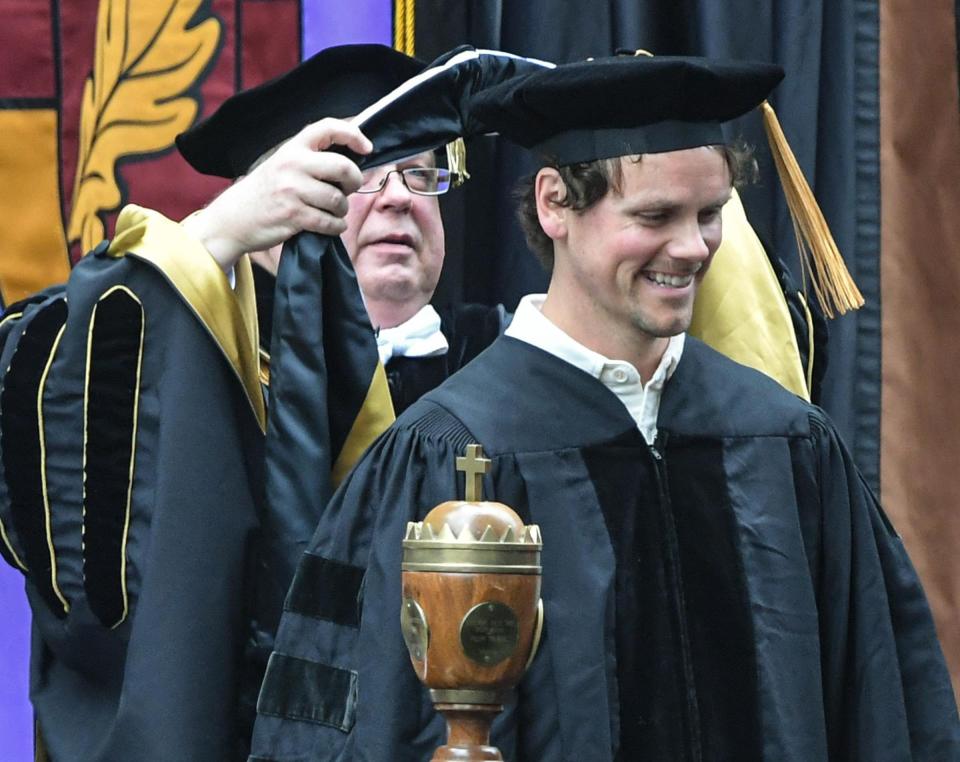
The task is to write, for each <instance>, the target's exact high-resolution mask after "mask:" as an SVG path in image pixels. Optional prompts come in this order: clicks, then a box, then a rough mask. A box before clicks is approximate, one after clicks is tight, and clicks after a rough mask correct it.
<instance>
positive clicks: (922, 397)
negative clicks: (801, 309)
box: [880, 0, 960, 694]
mask: <svg viewBox="0 0 960 762" xmlns="http://www.w3.org/2000/svg"><path fill="white" fill-rule="evenodd" d="M956 46H957V34H956V6H955V3H954V0H926V2H924V3H922V4H917V3H916V1H915V0H881V3H880V143H881V149H880V180H881V190H882V193H881V258H880V263H881V291H882V304H883V313H882V314H883V328H882V342H883V343H882V347H883V373H882V382H883V388H882V416H881V422H882V437H881V442H882V446H881V458H880V466H881V480H880V483H881V485H882V487H881V488H882V498H883V504H884V506H885V508H886V510H887V512H888V513H889V514H890V517H891V519H892V520H893V522H894V524H895V525H896V527H897V528H898V530H899V531H900V533H901V534H902V536H903V539H904V542H905V543H906V545H907V549H908V550H909V552H910V555H911V557H912V558H913V562H914V564H915V565H916V566H917V569H918V571H919V573H920V576H921V578H922V580H923V582H924V586H925V588H926V591H927V596H928V597H929V599H930V604H931V606H932V608H933V612H934V617H935V619H936V622H937V630H938V632H939V635H940V639H941V642H942V643H943V648H944V651H945V653H946V656H947V661H948V662H949V664H950V669H951V672H952V675H953V684H954V689H955V690H957V689H958V688H960V552H958V549H960V394H958V382H960V379H958V376H960V104H958V97H957V93H958V83H957V49H956ZM957 692H958V694H960V691H957Z"/></svg>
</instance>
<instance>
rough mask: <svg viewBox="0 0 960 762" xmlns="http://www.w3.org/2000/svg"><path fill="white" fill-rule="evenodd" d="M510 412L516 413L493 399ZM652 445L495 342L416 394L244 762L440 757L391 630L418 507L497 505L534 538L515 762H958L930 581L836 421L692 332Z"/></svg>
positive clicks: (322, 553) (425, 707) (305, 572)
mask: <svg viewBox="0 0 960 762" xmlns="http://www.w3.org/2000/svg"><path fill="white" fill-rule="evenodd" d="M504 411H513V412H512V413H511V414H505V413H504ZM658 427H659V437H658V441H657V444H656V447H653V448H651V447H649V446H647V445H646V443H645V442H644V441H643V439H642V437H641V436H640V434H639V433H638V431H637V429H636V426H635V424H634V421H633V420H632V419H631V418H630V416H629V415H628V414H627V412H626V410H625V408H624V407H623V405H622V404H621V403H620V402H619V400H618V399H617V398H616V397H615V396H614V395H613V394H612V393H611V392H610V391H609V390H608V389H607V388H606V387H604V386H603V385H602V384H601V383H600V382H599V381H597V380H595V379H594V378H592V377H590V376H588V375H587V374H584V373H582V372H580V371H579V370H576V369H575V368H573V367H572V366H570V365H568V364H566V363H564V362H562V361H560V360H558V359H556V358H554V357H553V356H551V355H549V354H547V353H545V352H543V351H541V350H539V349H536V348H534V347H532V346H529V345H527V344H525V343H522V342H520V341H517V340H515V339H512V338H509V337H504V338H501V339H500V340H499V341H497V342H496V343H495V344H494V345H493V346H492V347H491V348H490V349H489V350H488V351H487V352H485V353H483V354H482V355H480V357H479V358H478V359H477V360H476V361H475V362H474V363H472V364H471V365H470V366H468V368H466V369H465V370H464V371H462V372H461V373H459V374H457V375H455V376H453V377H452V378H451V379H450V380H449V381H448V382H447V383H445V384H444V385H443V386H441V387H440V388H439V389H437V390H435V391H434V392H432V393H430V394H428V395H427V396H426V397H425V398H423V399H422V400H421V401H420V402H418V403H417V404H415V405H413V406H412V407H411V408H410V409H409V410H408V411H407V413H406V414H405V415H404V416H402V417H401V418H400V419H399V420H398V421H397V423H396V424H395V426H394V427H393V428H391V429H390V430H389V431H387V432H386V433H385V434H384V435H383V436H382V437H381V438H380V440H379V441H378V442H377V443H376V444H375V445H374V446H373V447H372V448H371V450H370V451H368V453H367V455H366V456H365V458H364V459H363V460H362V461H361V463H360V464H359V465H358V467H357V468H356V469H355V470H354V472H353V474H352V475H351V477H350V478H349V479H348V480H347V481H346V482H345V483H344V484H343V485H342V487H341V488H340V489H339V491H338V492H337V493H336V495H335V496H334V499H333V501H332V502H331V504H330V505H329V507H328V509H327V510H326V511H325V513H324V516H323V519H322V521H321V524H320V526H319V527H318V529H317V532H316V534H315V536H314V539H313V541H312V543H311V545H310V547H309V550H308V553H307V554H306V555H305V556H304V559H303V560H302V562H301V564H300V566H299V569H298V571H297V576H296V578H295V580H294V584H293V586H292V587H291V590H290V593H289V595H288V598H287V603H286V612H285V614H284V617H283V620H282V623H281V628H280V633H279V635H278V640H277V647H276V650H275V652H274V654H273V655H272V656H271V663H270V667H269V669H268V672H267V677H266V680H265V682H264V686H263V688H262V690H261V695H260V699H259V705H258V711H259V714H258V718H257V724H256V728H255V734H254V755H253V756H252V757H251V759H253V760H258V759H264V760H265V759H297V760H307V759H310V760H355V761H357V762H359V761H360V760H390V761H391V762H402V761H406V760H410V761H411V762H412V761H413V760H425V759H429V756H430V753H431V751H432V749H433V748H435V747H436V746H437V745H438V744H439V743H441V741H442V737H443V730H444V728H443V723H442V721H441V719H440V718H439V717H438V716H437V715H436V714H435V712H434V711H433V709H432V706H431V704H430V701H429V698H428V694H427V691H426V690H425V689H424V688H423V687H422V686H420V684H419V683H418V681H417V679H416V677H415V675H414V672H413V669H412V667H411V666H410V663H409V657H408V655H407V652H406V648H405V646H404V643H403V640H402V637H401V633H400V626H399V618H400V617H399V610H400V599H401V594H400V580H401V574H400V560H401V539H402V537H403V534H404V528H405V524H406V522H407V521H411V520H417V519H421V518H422V517H423V516H424V515H425V514H426V513H427V512H428V511H429V510H430V509H431V508H432V507H433V506H434V505H436V504H438V503H440V502H443V501H445V500H448V499H451V498H455V497H457V496H460V497H462V496H463V493H462V487H461V486H460V485H461V484H462V478H461V479H458V478H457V477H458V474H457V472H456V471H455V466H454V459H455V457H457V456H458V455H460V454H462V452H463V450H464V447H465V445H467V444H468V443H471V442H479V443H481V444H482V445H483V448H484V451H485V453H486V454H487V455H488V456H489V457H491V458H492V460H493V468H492V472H491V473H490V474H489V475H488V476H486V477H485V494H486V496H487V497H488V498H490V499H495V500H499V501H501V502H505V503H507V504H509V505H511V506H513V507H514V508H515V509H517V510H518V512H519V513H520V514H521V515H522V516H523V517H524V519H525V520H526V521H528V522H535V523H537V524H539V526H540V528H541V531H542V534H543V542H544V547H543V588H542V590H543V599H544V603H545V610H546V625H545V632H544V638H543V642H542V644H541V647H540V651H539V653H538V655H537V657H536V659H535V660H534V662H533V664H532V667H531V669H530V671H529V672H528V674H527V675H526V677H525V678H524V680H523V682H522V683H521V685H520V688H519V692H518V696H517V700H516V702H515V703H514V704H511V705H510V706H508V707H507V709H506V710H505V712H504V714H503V715H502V716H501V717H500V718H499V720H498V722H497V724H496V726H495V733H494V742H495V743H497V744H498V745H499V746H500V747H501V749H502V751H503V753H504V757H505V759H507V760H524V761H525V762H534V760H535V761H536V762H545V761H547V760H568V761H569V762H574V761H576V762H583V761H584V760H590V761H591V762H602V761H603V760H615V759H616V760H625V761H626V760H630V761H632V760H641V759H642V760H663V761H664V762H666V761H668V760H669V761H670V762H675V761H676V760H701V759H703V760H754V759H765V760H777V762H780V761H782V760H797V761H798V762H810V761H811V760H826V759H832V760H905V759H914V760H931V761H932V760H937V761H938V762H939V761H940V760H953V759H958V758H960V725H958V720H957V714H956V707H955V704H954V698H953V693H952V690H951V686H950V681H949V678H948V675H947V672H946V668H945V666H944V661H943V658H942V655H941V652H940V648H939V646H938V643H937V640H936V636H935V633H934V628H933V623H932V620H931V617H930V613H929V610H928V607H927V604H926V601H925V598H924V595H923V592H922V590H921V588H920V585H919V583H918V580H917V577H916V574H915V573H914V571H913V569H912V567H911V564H910V562H909V560H908V558H907V556H906V553H905V552H904V548H903V546H902V543H901V541H900V539H899V537H898V536H897V535H896V533H895V532H894V530H893V528H892V527H891V526H890V524H889V522H888V521H887V519H886V518H885V516H884V514H883V513H882V511H881V510H880V507H879V506H878V504H877V502H876V500H875V499H874V497H873V495H872V494H871V493H870V491H869V489H868V488H867V487H866V486H865V484H864V483H863V481H862V479H861V478H860V476H859V474H858V473H857V470H856V468H855V467H854V465H853V463H852V461H851V459H850V457H849V454H848V453H847V451H846V450H845V448H844V447H843V445H842V444H841V443H840V441H839V439H838V437H837V434H836V432H835V429H834V428H833V426H832V424H831V423H830V422H829V420H828V419H827V418H826V417H825V416H824V414H823V413H822V412H821V411H820V410H819V409H818V408H816V407H814V406H811V405H809V404H807V403H805V402H803V401H801V400H799V399H798V398H795V397H793V396H792V395H790V394H788V393H786V392H784V391H783V390H782V388H781V387H779V386H778V385H777V384H775V383H774V382H772V381H770V380H769V379H767V378H766V377H764V376H761V375H760V374H758V373H755V372H754V371H751V370H748V369H745V368H743V367H741V366H739V365H736V364H734V363H732V362H731V361H729V360H727V359H725V358H723V357H721V356H720V355H718V354H717V353H715V352H714V351H713V350H711V349H709V348H707V347H706V346H705V345H703V344H701V343H699V342H698V341H696V340H694V339H689V338H688V340H687V344H686V347H685V350H684V353H683V357H682V359H681V361H680V363H679V365H678V367H677V369H676V372H675V374H674V376H673V377H672V379H671V380H670V381H669V382H668V383H667V385H666V388H665V391H664V395H663V399H662V405H661V410H660V415H659V421H658Z"/></svg>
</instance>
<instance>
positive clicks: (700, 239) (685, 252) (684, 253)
mask: <svg viewBox="0 0 960 762" xmlns="http://www.w3.org/2000/svg"><path fill="white" fill-rule="evenodd" d="M668 253H669V254H670V256H671V257H674V258H675V259H683V260H686V261H690V262H703V261H704V260H706V259H707V258H708V257H709V256H710V254H711V253H712V252H711V249H710V246H709V245H708V243H707V237H706V236H705V234H704V229H703V227H702V226H701V225H700V223H699V221H698V220H691V221H689V222H684V223H683V224H681V225H678V227H677V230H676V231H675V234H674V236H673V237H672V238H671V240H670V246H669V249H668Z"/></svg>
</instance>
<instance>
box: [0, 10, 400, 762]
mask: <svg viewBox="0 0 960 762" xmlns="http://www.w3.org/2000/svg"><path fill="white" fill-rule="evenodd" d="M301 14H302V22H303V23H302V29H303V55H304V56H310V55H312V54H313V53H316V52H317V51H318V50H321V49H322V48H325V47H328V46H330V45H338V44H343V43H348V42H379V43H383V44H385V45H390V44H391V42H392V37H393V34H392V28H393V2H392V0H352V1H351V2H342V0H303V2H302V5H301ZM29 643H30V624H29V609H28V608H27V601H26V597H25V596H24V593H23V577H22V576H21V575H20V574H19V573H17V572H15V571H13V570H12V569H10V568H9V567H7V566H6V565H5V564H2V563H0V757H2V758H3V759H4V760H10V762H21V760H23V761H24V762H26V761H27V760H31V759H32V758H33V715H32V711H31V709H30V704H29V702H28V700H27V672H28V657H29Z"/></svg>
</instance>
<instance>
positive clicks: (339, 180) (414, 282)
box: [177, 45, 508, 415]
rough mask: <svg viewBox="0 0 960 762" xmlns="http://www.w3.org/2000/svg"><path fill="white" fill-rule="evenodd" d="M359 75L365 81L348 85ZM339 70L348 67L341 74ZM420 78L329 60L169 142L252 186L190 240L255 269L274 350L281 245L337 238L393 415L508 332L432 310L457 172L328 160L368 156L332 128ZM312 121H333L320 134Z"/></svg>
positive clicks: (355, 138)
mask: <svg viewBox="0 0 960 762" xmlns="http://www.w3.org/2000/svg"><path fill="white" fill-rule="evenodd" d="M361 63H362V65H363V66H365V67H366V71H365V77H364V79H363V81H359V80H358V77H357V74H356V69H357V67H358V66H359V65H360V64H361ZM343 64H349V65H347V66H344V67H343V71H341V66H343ZM422 68H423V64H422V63H421V62H419V61H416V60H415V59H412V58H409V57H407V56H404V55H403V54H402V53H399V52H397V51H394V50H391V49H389V48H385V47H383V46H375V45H344V46H340V47H338V48H329V49H327V50H325V51H323V52H321V53H319V54H318V55H316V56H314V57H313V58H311V59H310V60H308V61H306V62H304V63H303V64H301V65H300V66H298V67H296V68H295V69H293V70H291V71H290V72H288V73H287V74H285V75H283V76H282V77H280V78H278V79H276V80H273V81H272V82H268V83H266V84H264V85H261V86H259V87H257V88H253V89H251V90H248V91H245V92H243V93H239V94H238V95H235V96H233V97H232V98H230V99H228V100H227V101H226V102H224V104H223V105H222V106H221V107H220V108H219V109H218V111H217V112H216V113H215V114H214V115H213V116H211V117H210V118H209V119H208V120H206V121H205V122H203V123H201V124H200V125H197V126H196V127H194V128H192V129H191V130H189V131H187V132H186V133H185V134H184V135H182V136H181V137H180V138H178V141H177V145H178V147H179V149H180V152H181V153H182V154H183V155H184V157H185V158H186V159H187V161H188V162H189V163H190V164H191V165H192V166H193V167H194V168H195V169H197V170H198V171H199V172H202V173H205V174H214V175H219V176H223V177H231V178H237V177H241V176H242V175H246V176H244V177H242V179H240V180H239V181H238V182H237V183H235V184H234V185H233V186H231V187H230V188H228V189H227V190H226V191H224V193H223V194H221V195H220V196H219V197H218V198H216V199H214V200H213V201H212V202H211V203H210V205H209V206H208V207H206V208H205V209H203V210H201V211H200V212H197V213H196V214H195V215H191V217H190V218H188V219H187V220H185V221H184V227H185V228H186V230H187V232H188V233H190V234H191V236H192V237H193V238H195V239H196V240H199V241H200V242H201V243H202V244H203V245H204V247H205V248H206V249H207V250H208V251H209V252H210V254H211V255H212V256H213V258H214V259H215V260H216V261H217V262H218V264H220V266H221V267H222V268H223V269H224V270H227V271H229V270H230V269H231V268H232V267H233V266H234V264H235V263H236V262H237V260H238V259H239V258H240V257H241V256H242V255H243V254H244V253H249V254H250V255H251V259H252V260H253V261H254V262H255V263H256V264H258V265H259V266H260V268H261V269H255V271H254V272H255V276H256V277H257V279H258V281H259V285H258V289H257V291H258V311H259V313H260V317H261V323H260V325H261V330H260V333H261V341H262V342H268V341H269V338H270V326H269V316H270V313H271V312H272V305H271V303H270V302H271V300H272V292H273V282H272V281H273V279H272V278H270V277H269V276H266V277H265V275H264V273H265V272H269V273H271V274H275V273H276V268H277V264H278V262H279V257H280V249H281V246H282V244H283V242H284V241H286V240H287V239H289V238H291V237H292V236H293V235H295V234H296V233H298V232H300V231H301V230H312V231H314V232H317V233H320V234H326V235H336V234H340V235H341V239H342V240H343V243H344V246H345V248H346V250H347V253H348V254H349V256H350V259H351V261H352V262H353V266H354V268H355V270H356V273H357V280H358V282H359V285H360V289H361V291H362V292H363V297H364V303H365V305H366V308H367V313H368V315H369V317H370V322H371V324H372V325H373V328H374V330H375V331H376V332H377V345H378V351H379V354H380V359H381V361H382V362H383V363H384V365H385V367H386V371H387V380H388V383H389V386H390V396H391V398H392V401H393V406H394V410H395V412H396V414H397V415H399V414H400V413H401V412H403V411H404V410H405V409H406V408H407V407H409V406H410V405H411V404H412V403H413V402H415V401H416V400H417V399H419V398H420V397H421V396H422V395H423V394H425V393H426V392H427V391H429V390H430V389H432V388H434V387H435V386H438V385H439V384H440V383H441V382H442V381H443V380H444V379H445V378H447V376H449V375H450V374H452V373H453V372H455V371H457V370H459V369H460V368H461V367H462V366H463V365H465V364H466V363H467V362H469V361H470V360H472V359H473V358H474V357H475V356H476V355H477V354H478V353H479V352H480V351H482V350H483V349H485V348H486V347H487V346H488V345H489V344H490V343H491V342H492V341H493V340H494V339H495V338H496V337H497V336H499V335H500V333H502V332H503V330H504V328H505V327H506V325H507V322H508V319H507V313H506V312H505V311H504V310H503V308H502V307H500V306H497V307H487V306H484V305H477V304H455V305H441V306H439V308H435V307H434V306H433V305H432V304H431V303H430V302H431V299H432V297H433V293H434V291H435V289H436V287H437V282H438V280H439V278H440V273H441V271H442V269H443V261H444V255H445V243H444V230H443V221H442V219H441V214H440V205H439V199H438V197H439V196H440V195H443V194H444V193H446V192H447V191H448V190H449V189H450V188H451V187H455V186H456V185H457V184H458V180H459V178H458V176H457V173H456V172H455V171H453V170H452V169H451V168H447V167H443V166H438V162H437V157H436V156H435V155H434V154H433V153H431V152H426V153H422V154H418V155H416V156H411V157H409V158H407V159H404V160H401V161H399V162H397V163H394V164H388V165H384V166H380V167H377V168H375V169H371V170H368V171H366V172H364V173H362V176H361V173H360V172H359V171H358V170H357V168H356V166H355V165H354V164H353V163H352V162H350V161H349V160H347V159H346V158H344V157H342V156H340V155H338V154H336V153H333V152H329V151H327V150H325V149H327V148H329V147H331V146H334V145H343V146H345V147H347V148H349V149H351V150H353V151H355V152H357V153H366V152H367V151H368V150H369V148H366V146H368V142H367V141H366V139H365V138H364V137H363V136H362V135H361V134H360V132H359V130H357V129H356V127H354V126H353V125H351V124H349V122H344V121H338V120H339V119H347V118H349V117H350V116H352V115H353V114H356V113H359V111H361V110H362V109H363V108H364V107H366V106H367V105H369V103H372V102H373V101H375V100H376V99H377V98H379V97H380V96H382V95H384V94H385V93H387V92H389V91H390V90H391V89H393V87H395V86H396V85H398V84H399V83H400V82H401V81H403V79H405V78H407V77H411V76H413V75H415V74H416V73H418V72H419V71H420V70H421V69H422ZM318 83H320V84H318ZM340 83H342V84H340ZM308 88H309V90H308ZM319 88H323V89H319ZM306 92H309V98H308V99H305V98H304V97H303V94H304V93H306ZM264 113H269V114H270V117H269V119H270V121H271V122H273V121H277V122H280V123H282V124H284V125H285V131H286V134H283V133H278V132H276V131H268V130H266V129H265V128H264V123H263V120H259V119H258V120H254V119H251V118H250V115H251V114H264ZM320 116H327V117H335V118H334V119H323V120H321V121H316V120H318V119H319V117H320ZM294 132H296V134H293V133H294ZM291 134H293V137H288V136H289V135H291ZM278 138H279V139H278ZM238 145H239V146H240V148H239V149H238ZM365 148H366V150H364V149H365ZM441 153H442V152H441ZM350 191H355V192H352V193H351V192H350Z"/></svg>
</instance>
